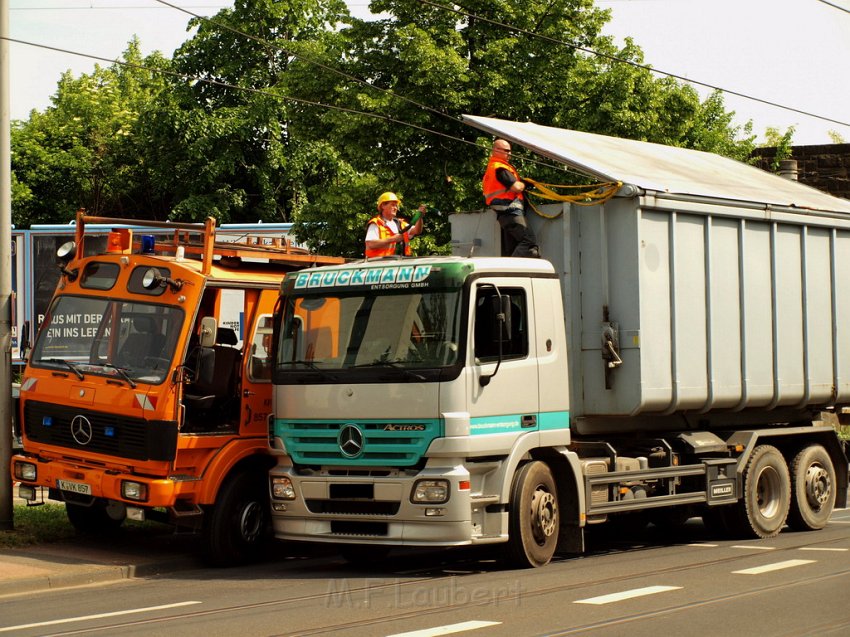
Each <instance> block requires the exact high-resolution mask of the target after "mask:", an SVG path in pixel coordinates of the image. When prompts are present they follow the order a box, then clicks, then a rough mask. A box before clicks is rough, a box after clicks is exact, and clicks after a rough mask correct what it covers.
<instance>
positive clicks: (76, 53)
mask: <svg viewBox="0 0 850 637" xmlns="http://www.w3.org/2000/svg"><path fill="white" fill-rule="evenodd" d="M5 39H6V40H7V41H8V42H14V43H15V44H23V45H25V46H31V47H35V48H37V49H45V50H48V51H55V52H57V53H64V54H66V55H74V56H77V57H82V58H87V59H90V60H96V61H99V62H107V63H110V64H118V65H119V66H124V67H127V68H133V69H138V70H141V71H148V72H149V73H158V74H160V75H167V76H169V77H174V78H177V79H180V80H183V81H186V82H198V83H201V84H210V85H212V86H219V87H222V88H227V89H232V90H235V91H242V92H245V93H253V94H256V95H264V96H267V97H272V98H274V99H279V100H286V101H290V102H295V103H297V104H303V105H305V106H313V107H316V108H324V109H327V110H332V111H339V112H342V113H348V114H350V115H362V116H364V117H369V118H372V119H376V120H381V121H384V122H388V123H391V124H398V125H401V126H406V127H408V128H412V129H415V130H418V131H421V132H423V133H427V134H430V135H436V136H437V137H442V138H444V139H448V140H451V141H454V142H459V143H461V144H466V145H468V146H474V147H475V148H476V149H478V150H479V151H481V152H489V150H490V149H489V147H486V148H485V147H482V146H480V145H479V144H477V143H476V142H472V141H469V140H466V139H463V138H462V137H457V136H455V135H450V134H448V133H443V132H441V131H437V130H433V129H431V128H427V127H425V126H420V125H419V124H413V123H411V122H405V121H403V120H400V119H398V118H395V117H390V116H389V115H382V114H380V113H374V112H369V111H360V110H357V109H354V108H349V107H346V106H338V105H336V104H325V103H324V102H317V101H314V100H308V99H304V98H301V97H293V96H291V95H285V94H283V93H279V92H275V91H269V90H265V89H258V88H252V87H249V86H237V85H236V84H230V83H229V82H224V81H222V80H215V79H210V78H205V77H199V76H196V75H190V74H189V73H181V72H179V71H172V70H169V69H161V68H153V67H150V66H145V65H144V64H135V63H133V62H127V61H126V60H117V59H112V58H107V57H102V56H99V55H92V54H90V53H82V52H80V51H72V50H70V49H64V48H61V47H56V46H50V45H48V44H39V43H37V42H28V41H27V40H20V39H17V38H5ZM447 117H449V116H447ZM458 121H461V120H459V119H458ZM516 159H519V160H522V161H526V162H529V163H533V164H537V165H539V166H544V167H547V168H555V169H559V170H562V171H563V172H567V173H571V174H575V175H580V176H581V177H587V175H585V174H584V173H579V172H576V171H574V170H572V169H570V168H568V167H566V166H563V165H561V166H555V165H552V164H550V163H547V162H543V161H540V160H536V159H533V158H530V157H525V158H523V157H516Z"/></svg>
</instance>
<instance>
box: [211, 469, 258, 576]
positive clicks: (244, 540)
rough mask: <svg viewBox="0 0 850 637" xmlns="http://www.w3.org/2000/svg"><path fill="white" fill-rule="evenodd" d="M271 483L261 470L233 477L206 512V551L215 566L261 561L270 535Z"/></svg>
mask: <svg viewBox="0 0 850 637" xmlns="http://www.w3.org/2000/svg"><path fill="white" fill-rule="evenodd" d="M270 530H271V516H270V513H269V495H268V484H267V482H266V478H265V475H264V474H262V473H260V472H245V473H238V474H236V475H234V476H232V477H230V478H229V479H228V480H227V481H226V482H225V483H224V485H223V486H222V487H221V490H220V491H219V494H218V499H217V500H216V503H215V505H213V506H212V507H209V508H208V509H206V511H205V512H204V549H205V550H204V553H205V558H206V561H207V563H209V564H210V565H211V566H218V567H228V566H238V565H240V564H247V563H249V562H252V561H255V560H257V559H258V558H259V557H260V556H261V555H262V552H263V548H264V547H265V545H266V543H267V540H268V539H269V537H270Z"/></svg>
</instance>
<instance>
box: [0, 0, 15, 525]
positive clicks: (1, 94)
mask: <svg viewBox="0 0 850 637" xmlns="http://www.w3.org/2000/svg"><path fill="white" fill-rule="evenodd" d="M10 67H11V65H10V64H9V0H0V531H10V530H12V529H13V528H14V518H13V512H14V507H13V506H12V502H13V498H12V476H11V475H10V474H9V464H10V463H11V461H12V130H11V123H10V122H11V117H10V114H9V111H10V107H9V69H10Z"/></svg>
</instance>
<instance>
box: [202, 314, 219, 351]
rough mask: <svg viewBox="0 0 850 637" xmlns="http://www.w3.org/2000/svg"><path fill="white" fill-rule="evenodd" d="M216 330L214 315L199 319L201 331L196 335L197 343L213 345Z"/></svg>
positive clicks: (216, 324) (207, 345) (206, 345)
mask: <svg viewBox="0 0 850 637" xmlns="http://www.w3.org/2000/svg"><path fill="white" fill-rule="evenodd" d="M217 332H218V323H216V320H215V317H214V316H205V317H204V318H202V319H201V333H200V334H199V335H198V336H199V340H198V345H200V346H201V347H212V346H213V345H215V337H216V336H217Z"/></svg>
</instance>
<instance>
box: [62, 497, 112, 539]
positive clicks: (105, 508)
mask: <svg viewBox="0 0 850 637" xmlns="http://www.w3.org/2000/svg"><path fill="white" fill-rule="evenodd" d="M65 513H66V515H67V516H68V521H69V522H70V523H71V526H73V527H74V528H75V529H76V530H77V532H78V533H84V534H86V535H110V534H112V533H115V532H116V531H117V530H118V529H119V528H120V526H121V525H122V524H123V523H124V519H125V517H126V509H124V507H123V506H122V505H121V504H120V503H118V502H109V501H107V500H95V501H94V502H93V503H92V504H91V506H86V505H83V504H74V503H73V502H66V503H65Z"/></svg>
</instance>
